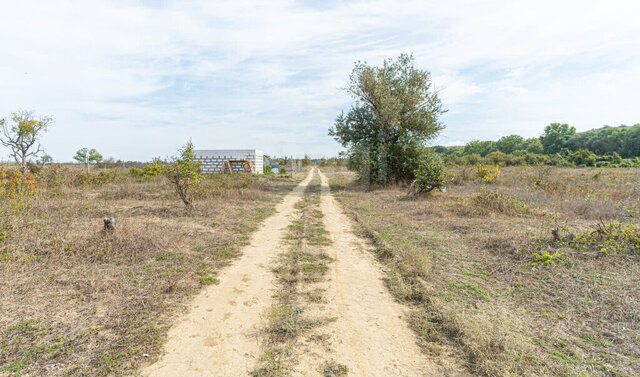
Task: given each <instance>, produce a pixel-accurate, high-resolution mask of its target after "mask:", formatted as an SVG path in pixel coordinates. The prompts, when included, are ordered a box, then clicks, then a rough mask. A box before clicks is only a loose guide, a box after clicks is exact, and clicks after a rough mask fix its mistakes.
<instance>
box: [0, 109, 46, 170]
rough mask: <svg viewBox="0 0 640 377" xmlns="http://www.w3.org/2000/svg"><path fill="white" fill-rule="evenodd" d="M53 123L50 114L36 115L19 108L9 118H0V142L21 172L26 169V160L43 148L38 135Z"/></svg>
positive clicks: (35, 155)
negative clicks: (0, 133) (0, 132)
mask: <svg viewBox="0 0 640 377" xmlns="http://www.w3.org/2000/svg"><path fill="white" fill-rule="evenodd" d="M51 124H53V118H52V117H50V116H40V117H38V116H36V115H35V113H34V112H33V111H27V110H20V111H18V112H15V113H12V114H11V115H10V116H9V120H8V121H7V120H5V119H0V129H2V135H0V143H1V144H2V145H4V146H5V147H8V148H9V149H10V150H11V157H13V159H14V160H15V161H16V164H17V165H18V166H20V168H21V169H22V172H23V173H26V172H27V170H28V167H27V162H28V161H29V159H30V158H32V157H37V156H38V155H39V154H40V153H42V152H43V151H44V150H43V149H42V147H41V146H40V137H41V136H42V134H43V133H44V132H45V131H46V130H47V128H48V127H49V126H50V125H51Z"/></svg>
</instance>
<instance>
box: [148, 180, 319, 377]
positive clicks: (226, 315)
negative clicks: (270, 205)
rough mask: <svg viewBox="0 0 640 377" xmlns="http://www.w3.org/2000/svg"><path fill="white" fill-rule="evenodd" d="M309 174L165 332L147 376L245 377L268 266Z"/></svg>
mask: <svg viewBox="0 0 640 377" xmlns="http://www.w3.org/2000/svg"><path fill="white" fill-rule="evenodd" d="M311 178H312V176H311V174H310V175H309V176H308V177H307V178H306V179H305V180H304V181H303V182H302V183H300V184H299V185H298V186H297V187H296V188H294V190H293V192H291V193H289V194H288V195H286V196H285V198H284V200H283V201H282V203H280V204H279V205H278V206H277V207H276V213H275V214H274V215H272V216H271V217H269V218H268V219H267V220H265V222H264V223H263V224H262V226H261V227H260V229H259V230H258V231H256V233H254V234H253V236H252V238H251V241H250V244H249V245H248V246H247V247H245V248H244V249H243V250H242V257H240V258H239V259H238V260H237V261H235V263H234V264H233V265H231V266H229V267H228V268H227V269H225V270H224V271H223V272H222V273H221V274H220V276H219V280H220V284H218V285H213V286H210V287H208V288H207V289H205V290H204V291H203V292H202V293H201V294H199V295H198V296H197V297H196V298H195V299H194V301H193V305H192V308H191V311H190V312H189V313H188V314H187V315H186V316H185V317H184V318H182V319H181V320H180V321H179V322H178V323H176V324H175V325H174V326H173V327H172V328H171V330H169V334H168V340H167V344H166V346H165V354H164V356H163V357H162V358H161V359H160V360H159V361H158V362H156V363H155V364H152V365H150V366H149V367H147V368H146V369H144V370H143V371H142V374H143V375H145V376H171V377H176V376H181V377H182V376H216V377H218V376H220V377H223V376H225V377H226V376H230V377H231V376H233V377H236V376H247V375H249V371H251V370H252V369H253V368H254V366H255V364H256V362H257V358H258V357H259V355H260V344H259V339H258V338H257V332H258V331H259V326H260V314H261V313H262V312H263V310H264V309H266V308H268V307H269V305H270V304H271V296H272V293H273V280H274V276H273V273H272V272H271V270H270V268H269V265H270V262H271V259H272V258H273V257H274V256H276V255H277V254H278V253H279V252H280V249H281V244H282V240H283V237H284V234H285V232H286V230H287V226H288V225H289V224H290V223H291V219H292V216H294V214H295V210H294V204H295V203H296V202H297V201H298V200H299V199H300V198H301V196H302V194H303V193H304V190H305V189H306V187H307V185H308V184H309V181H310V180H311Z"/></svg>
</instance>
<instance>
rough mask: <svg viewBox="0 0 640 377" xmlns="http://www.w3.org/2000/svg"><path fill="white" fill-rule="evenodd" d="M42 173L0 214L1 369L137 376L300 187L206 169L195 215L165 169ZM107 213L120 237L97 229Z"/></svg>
mask: <svg viewBox="0 0 640 377" xmlns="http://www.w3.org/2000/svg"><path fill="white" fill-rule="evenodd" d="M41 176H42V180H43V181H44V184H39V185H38V187H37V188H36V189H35V193H34V194H33V195H32V196H29V198H28V199H25V200H28V201H29V202H30V204H29V205H26V206H23V207H21V208H23V209H25V208H26V210H24V211H21V212H20V215H4V216H2V217H0V222H1V225H2V233H1V234H0V287H2V288H1V289H0V347H1V351H0V375H23V376H40V375H52V376H56V375H91V376H99V375H123V374H132V373H134V372H135V370H136V368H137V367H138V366H139V365H141V364H143V363H145V362H146V357H147V354H151V353H154V352H155V353H157V352H158V350H159V348H160V347H161V346H162V343H163V341H164V337H165V334H166V331H167V329H168V326H169V325H170V323H171V321H174V320H175V318H176V317H177V316H179V315H180V314H181V313H182V312H184V310H185V308H186V305H187V303H188V300H186V299H187V298H188V297H190V296H192V295H193V294H194V293H196V292H198V291H199V290H200V289H201V288H202V287H203V286H206V285H209V284H216V271H217V270H219V269H220V268H221V267H223V266H225V265H226V264H228V263H230V261H231V260H233V259H234V258H235V257H236V256H237V255H238V252H239V248H240V247H241V246H243V245H244V244H246V243H247V241H248V240H249V235H250V234H251V232H252V231H253V230H255V229H256V227H257V226H258V225H259V223H260V222H261V221H262V220H263V219H265V218H266V217H267V216H268V215H270V214H271V213H272V211H273V209H274V207H275V205H276V203H277V202H278V201H279V200H280V198H281V196H282V194H284V193H286V192H289V191H290V189H291V188H292V187H293V185H294V184H295V180H293V179H287V178H273V177H267V176H262V177H257V176H253V177H252V176H233V177H231V176H221V175H214V176H208V177H206V179H205V180H204V182H203V189H202V192H201V194H200V196H199V198H198V200H197V205H196V207H195V209H194V210H193V211H190V212H188V211H187V210H186V209H185V207H184V206H183V205H182V203H181V202H180V200H179V199H178V198H177V195H176V194H175V192H174V191H173V189H172V187H171V186H169V184H168V183H167V182H166V181H165V180H164V179H163V178H162V177H152V178H147V179H144V178H135V177H132V176H130V175H128V171H127V170H124V169H121V170H120V169H112V170H99V171H96V172H92V173H91V175H89V176H86V175H84V174H81V173H79V172H78V171H75V170H72V169H69V168H65V167H56V166H52V167H49V168H48V169H47V170H45V171H44V172H42V175H41ZM23 204H24V203H23ZM12 205H16V203H15V201H10V200H5V199H4V198H3V200H2V202H0V207H1V208H0V209H1V210H2V211H3V213H15V211H14V209H13V208H10V206H12ZM111 216H113V217H115V219H116V223H115V228H116V230H115V232H114V233H113V234H109V233H105V232H103V230H102V227H103V224H102V223H103V220H102V219H103V218H104V217H111Z"/></svg>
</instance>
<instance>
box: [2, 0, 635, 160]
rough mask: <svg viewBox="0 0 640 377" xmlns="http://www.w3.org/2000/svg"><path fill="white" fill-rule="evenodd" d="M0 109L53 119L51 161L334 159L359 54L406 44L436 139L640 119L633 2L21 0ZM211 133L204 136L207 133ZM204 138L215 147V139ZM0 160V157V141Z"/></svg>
mask: <svg viewBox="0 0 640 377" xmlns="http://www.w3.org/2000/svg"><path fill="white" fill-rule="evenodd" d="M0 10H1V12H0V13H1V14H3V28H2V31H1V32H0V56H2V57H3V58H2V63H1V64H0V114H3V115H6V114H8V113H10V112H11V111H14V110H16V109H18V108H31V109H35V110H37V111H38V112H40V113H44V114H52V115H54V117H55V118H56V119H57V123H56V125H55V126H54V127H52V128H51V131H50V132H49V133H48V134H47V135H46V137H45V139H44V144H45V147H46V148H47V149H48V150H49V152H50V153H51V154H52V155H53V156H54V157H55V158H56V159H59V160H69V159H70V157H71V156H72V155H73V153H74V152H75V150H76V149H78V148H80V147H82V146H93V147H96V148H98V149H99V150H100V151H101V152H103V154H106V155H113V156H114V157H116V158H123V159H149V158H150V157H151V156H154V155H167V154H171V153H172V151H174V150H175V148H176V147H177V146H178V145H179V144H180V143H183V142H184V140H186V139H187V138H188V137H190V136H191V137H193V138H194V141H196V144H198V143H202V144H203V145H201V146H202V147H225V146H229V147H235V146H238V147H256V148H260V149H263V150H265V151H266V152H267V153H277V154H296V155H300V154H304V153H305V152H306V153H312V154H315V155H333V154H335V153H337V151H338V150H339V149H340V148H339V146H338V145H337V144H336V143H335V142H334V141H332V140H331V139H330V138H329V137H328V136H327V135H326V130H327V128H328V127H329V126H331V123H332V121H333V119H334V118H335V116H336V114H337V113H338V112H339V111H340V109H346V108H348V105H349V98H348V97H347V96H346V94H345V93H344V92H341V91H340V90H339V88H340V87H342V86H344V85H345V84H346V80H347V77H348V74H349V72H350V70H351V68H352V65H353V62H354V61H356V60H366V61H368V62H370V63H371V64H379V63H380V62H381V61H382V60H383V59H384V58H390V57H395V56H397V55H398V54H399V53H400V52H413V53H414V56H415V58H416V62H417V64H418V65H419V66H420V67H424V68H426V69H429V70H431V72H432V73H433V80H434V83H435V85H436V88H437V89H438V90H440V93H441V96H442V98H443V100H444V102H445V107H447V108H448V109H449V110H450V111H449V113H447V114H446V115H445V117H444V118H443V119H444V120H445V122H446V124H447V126H448V128H447V130H446V131H445V132H444V133H443V135H442V137H441V139H440V141H441V142H442V143H447V144H451V143H458V142H461V141H468V140H470V139H473V138H495V137H497V135H500V134H510V133H522V134H523V135H525V136H535V135H537V134H539V133H540V131H541V130H542V128H543V127H544V125H545V124H547V123H549V122H552V121H557V120H562V121H566V122H569V123H571V124H573V125H575V126H577V127H578V128H579V129H588V128H593V127H597V126H599V125H602V124H605V123H607V124H612V125H615V124H618V123H627V124H631V123H634V122H640V108H638V107H637V105H636V104H635V102H636V100H635V99H634V98H635V95H636V92H637V88H638V86H639V85H638V84H640V23H637V21H636V17H637V14H640V5H639V3H637V2H634V1H609V2H602V1H557V0H556V1H538V2H533V3H532V2H530V1H510V2H504V1H498V0H491V1H471V0H459V1H452V2H446V3H445V2H436V1H432V2H425V1H403V2H401V3H398V2H396V1H390V0H380V1H369V2H364V1H355V2H353V1H351V2H326V3H323V6H322V7H317V6H311V5H309V4H304V3H299V2H296V1H292V0H273V1H268V2H265V1H215V2H207V1H187V2H182V1H181V2H177V1H176V2H173V1H167V2H161V3H158V4H156V3H155V2H130V1H118V2H113V1H84V2H76V1H57V2H47V1H21V2H4V4H2V5H0ZM205 143H206V145H205ZM214 144H215V145H214ZM0 152H2V155H6V152H3V150H0Z"/></svg>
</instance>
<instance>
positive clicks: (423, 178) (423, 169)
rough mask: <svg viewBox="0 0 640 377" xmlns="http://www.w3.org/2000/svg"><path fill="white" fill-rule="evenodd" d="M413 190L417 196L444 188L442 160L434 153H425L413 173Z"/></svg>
mask: <svg viewBox="0 0 640 377" xmlns="http://www.w3.org/2000/svg"><path fill="white" fill-rule="evenodd" d="M414 175H415V178H414V180H413V183H412V185H413V188H414V190H415V192H416V193H417V194H423V193H427V192H430V191H432V190H434V189H442V188H444V187H445V179H444V174H443V167H442V160H441V159H440V157H439V156H438V155H436V154H435V153H427V154H425V156H423V158H422V160H421V161H420V165H418V168H417V169H416V170H415V171H414Z"/></svg>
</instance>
